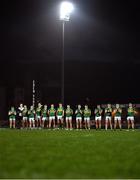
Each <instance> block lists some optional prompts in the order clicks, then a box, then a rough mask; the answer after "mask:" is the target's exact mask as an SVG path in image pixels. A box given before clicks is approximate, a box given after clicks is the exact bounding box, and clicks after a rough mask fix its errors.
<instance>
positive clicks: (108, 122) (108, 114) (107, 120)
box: [105, 104, 112, 130]
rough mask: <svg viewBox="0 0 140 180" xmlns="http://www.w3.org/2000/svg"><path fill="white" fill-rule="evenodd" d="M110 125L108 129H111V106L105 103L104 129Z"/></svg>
mask: <svg viewBox="0 0 140 180" xmlns="http://www.w3.org/2000/svg"><path fill="white" fill-rule="evenodd" d="M109 125H110V129H111V130H112V107H111V104H107V107H106V108H105V130H107V129H108V126H109Z"/></svg>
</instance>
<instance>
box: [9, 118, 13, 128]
mask: <svg viewBox="0 0 140 180" xmlns="http://www.w3.org/2000/svg"><path fill="white" fill-rule="evenodd" d="M9 127H10V129H11V128H12V118H10V119H9Z"/></svg>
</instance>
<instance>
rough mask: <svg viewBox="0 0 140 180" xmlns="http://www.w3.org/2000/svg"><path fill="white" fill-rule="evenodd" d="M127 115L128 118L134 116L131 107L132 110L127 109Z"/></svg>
mask: <svg viewBox="0 0 140 180" xmlns="http://www.w3.org/2000/svg"><path fill="white" fill-rule="evenodd" d="M127 115H128V116H134V115H135V109H134V108H133V107H132V108H128V110H127Z"/></svg>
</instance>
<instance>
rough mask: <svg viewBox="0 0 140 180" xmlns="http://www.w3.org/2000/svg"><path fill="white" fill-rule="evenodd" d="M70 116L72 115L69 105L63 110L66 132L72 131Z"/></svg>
mask: <svg viewBox="0 0 140 180" xmlns="http://www.w3.org/2000/svg"><path fill="white" fill-rule="evenodd" d="M72 115H73V110H72V109H71V107H70V105H67V108H66V110H65V116H66V118H65V120H66V130H68V129H70V130H72V129H73V127H72Z"/></svg>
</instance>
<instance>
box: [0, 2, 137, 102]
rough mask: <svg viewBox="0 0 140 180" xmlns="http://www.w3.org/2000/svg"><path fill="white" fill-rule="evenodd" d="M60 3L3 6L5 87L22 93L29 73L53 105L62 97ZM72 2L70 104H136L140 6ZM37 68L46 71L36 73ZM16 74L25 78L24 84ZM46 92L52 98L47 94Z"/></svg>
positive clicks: (1, 59) (1, 58)
mask: <svg viewBox="0 0 140 180" xmlns="http://www.w3.org/2000/svg"><path fill="white" fill-rule="evenodd" d="M60 2H61V1H59V0H3V1H1V28H0V36H1V41H0V47H1V53H0V63H1V67H2V71H1V87H6V88H14V87H15V86H16V87H21V86H22V85H21V84H22V83H23V77H26V78H27V74H26V70H25V68H27V69H28V75H29V76H30V78H29V79H32V78H34V79H36V80H37V81H38V82H40V83H39V88H40V91H41V94H42V98H44V99H46V100H47V99H48V96H49V98H50V99H51V96H53V95H54V94H55V95H56V96H58V94H57V93H56V91H57V89H59V88H60V79H61V77H60V76H58V75H61V69H60V68H61V64H60V63H61V48H62V39H61V35H62V33H61V32H62V26H61V22H60V21H59V4H60ZM72 2H73V3H74V5H75V10H74V12H73V14H72V17H71V21H70V22H68V23H67V24H66V32H65V35H66V44H65V45H66V46H65V67H66V69H65V88H66V89H65V93H66V99H67V101H68V102H72V101H74V100H75V102H76V103H77V102H80V101H82V99H84V98H86V97H89V98H90V99H91V101H94V102H95V103H97V102H100V103H101V102H103V103H104V102H107V101H110V102H124V103H125V102H126V103H127V102H129V101H132V102H134V101H135V102H136V103H138V102H139V92H140V88H139V68H140V41H139V30H140V28H139V22H140V21H139V17H140V7H139V3H138V2H139V1H137V0H133V1H122V0H118V1H113V0H73V1H72ZM7 66H8V70H9V69H11V66H12V71H11V70H10V71H7ZM45 66H46V69H45ZM37 67H39V68H40V69H42V71H38V70H37ZM11 72H12V76H11ZM18 73H22V74H23V77H22V78H20V80H19V76H18ZM5 76H6V77H5ZM9 76H11V78H13V79H14V80H13V84H12V83H11V82H10V81H9ZM21 76H22V75H21ZM26 78H24V87H23V88H24V89H26V91H31V90H30V89H29V87H28V88H27V87H26ZM21 82H22V83H21ZM20 83H21V84H20ZM51 84H52V86H51ZM82 86H83V87H82ZM25 87H26V88H25ZM55 87H56V91H55ZM43 88H44V90H43ZM49 88H50V90H49ZM53 88H54V89H53ZM79 88H80V89H81V90H80V92H79ZM47 91H48V92H49V93H50V94H49V95H48V94H47V93H43V92H47ZM51 92H53V93H54V94H51ZM73 92H75V93H73ZM9 96H10V95H9ZM9 96H8V97H9ZM72 96H73V97H72ZM75 96H76V97H75ZM68 97H69V98H68ZM74 97H75V99H74ZM76 98H77V99H76ZM58 99H59V98H58ZM7 101H8V100H7ZM44 101H45V100H44Z"/></svg>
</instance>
